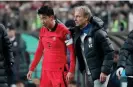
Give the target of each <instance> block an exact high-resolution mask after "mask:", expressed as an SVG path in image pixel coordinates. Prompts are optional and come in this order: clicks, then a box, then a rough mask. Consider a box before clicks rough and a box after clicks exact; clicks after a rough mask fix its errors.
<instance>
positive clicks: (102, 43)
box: [70, 6, 114, 87]
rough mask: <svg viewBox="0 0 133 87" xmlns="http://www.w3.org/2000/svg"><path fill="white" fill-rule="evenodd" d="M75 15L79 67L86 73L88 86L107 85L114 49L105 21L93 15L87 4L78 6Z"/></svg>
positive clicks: (74, 35) (103, 86) (98, 86)
mask: <svg viewBox="0 0 133 87" xmlns="http://www.w3.org/2000/svg"><path fill="white" fill-rule="evenodd" d="M74 16H75V19H74V20H75V23H76V27H75V28H74V29H73V30H74V33H73V38H74V45H75V51H76V56H77V58H78V63H79V69H80V71H81V72H82V73H83V74H84V75H86V76H85V82H86V83H85V84H86V87H106V84H105V82H106V81H107V80H106V78H107V76H108V75H109V74H110V70H111V66H112V64H113V53H114V50H113V47H112V45H111V42H110V40H109V37H108V35H107V33H106V31H105V29H104V26H103V21H102V20H101V19H99V18H97V17H93V16H92V14H91V11H90V9H89V8H88V7H86V6H79V7H76V8H75V14H74ZM70 31H72V30H70ZM72 32H73V31H72ZM93 85H94V86H93Z"/></svg>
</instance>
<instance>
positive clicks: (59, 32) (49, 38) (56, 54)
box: [30, 23, 75, 72]
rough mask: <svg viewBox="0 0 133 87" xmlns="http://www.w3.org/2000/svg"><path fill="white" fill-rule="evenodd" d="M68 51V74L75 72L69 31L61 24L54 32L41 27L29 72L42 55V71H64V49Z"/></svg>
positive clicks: (65, 61) (65, 57)
mask: <svg viewBox="0 0 133 87" xmlns="http://www.w3.org/2000/svg"><path fill="white" fill-rule="evenodd" d="M67 47H68V49H69V51H70V70H69V71H70V72H74V71H75V55H74V48H73V40H72V37H71V35H70V32H69V30H68V29H67V28H66V27H65V26H64V25H63V24H61V23H60V24H57V27H56V29H55V31H52V32H51V31H48V29H47V28H45V27H42V28H41V31H40V39H39V44H38V48H37V50H36V53H35V57H34V60H33V62H32V64H31V67H30V70H31V71H33V70H34V69H35V67H36V65H37V64H38V62H39V61H40V59H41V56H42V54H44V58H43V63H42V70H50V71H58V70H62V71H63V70H64V67H65V65H66V63H67V55H66V48H67Z"/></svg>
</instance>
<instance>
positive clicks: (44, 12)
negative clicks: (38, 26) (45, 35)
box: [38, 6, 54, 16]
mask: <svg viewBox="0 0 133 87" xmlns="http://www.w3.org/2000/svg"><path fill="white" fill-rule="evenodd" d="M38 14H41V15H46V16H52V15H54V11H53V8H51V7H49V6H42V7H41V8H40V9H39V10H38Z"/></svg>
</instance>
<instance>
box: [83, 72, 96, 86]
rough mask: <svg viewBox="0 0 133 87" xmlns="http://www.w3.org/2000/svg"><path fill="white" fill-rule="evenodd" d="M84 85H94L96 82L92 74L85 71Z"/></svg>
mask: <svg viewBox="0 0 133 87" xmlns="http://www.w3.org/2000/svg"><path fill="white" fill-rule="evenodd" d="M83 79H84V84H85V85H84V87H94V82H93V80H92V77H91V75H88V74H87V73H86V72H84V73H83Z"/></svg>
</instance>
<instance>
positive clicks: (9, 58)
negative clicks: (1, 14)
mask: <svg viewBox="0 0 133 87" xmlns="http://www.w3.org/2000/svg"><path fill="white" fill-rule="evenodd" d="M0 29H1V30H2V39H3V42H2V43H3V53H4V57H5V59H6V62H7V63H8V64H9V65H10V64H11V63H14V57H13V52H12V49H11V48H12V45H11V42H10V40H9V38H8V35H7V32H6V29H5V27H4V26H3V25H2V24H1V25H0Z"/></svg>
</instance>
